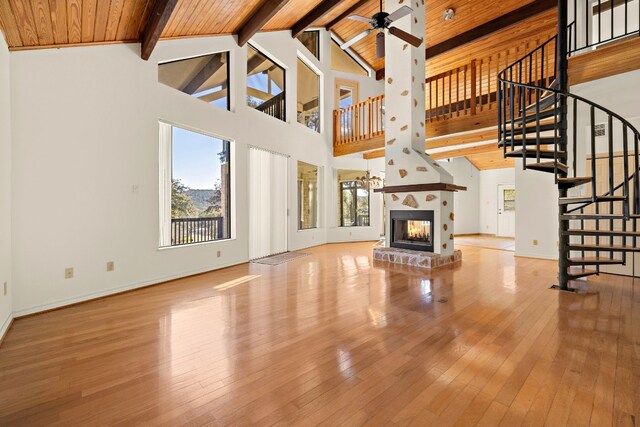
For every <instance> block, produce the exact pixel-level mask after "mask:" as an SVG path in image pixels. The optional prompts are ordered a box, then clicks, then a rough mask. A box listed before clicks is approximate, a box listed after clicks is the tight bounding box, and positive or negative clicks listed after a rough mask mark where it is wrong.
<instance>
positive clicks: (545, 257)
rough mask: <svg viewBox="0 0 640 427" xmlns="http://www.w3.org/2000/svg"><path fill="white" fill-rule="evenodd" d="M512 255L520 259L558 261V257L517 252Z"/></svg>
mask: <svg viewBox="0 0 640 427" xmlns="http://www.w3.org/2000/svg"><path fill="white" fill-rule="evenodd" d="M514 255H515V256H518V257H522V258H536V259H547V260H550V261H557V260H558V256H557V255H541V254H535V253H528V252H518V251H516V252H515V253H514Z"/></svg>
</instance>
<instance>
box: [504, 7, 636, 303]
mask: <svg viewBox="0 0 640 427" xmlns="http://www.w3.org/2000/svg"><path fill="white" fill-rule="evenodd" d="M575 4H576V3H574V10H576V9H577V7H576V6H575ZM625 11H626V6H625ZM612 15H613V14H612ZM625 19H626V18H625ZM558 21H559V28H561V29H565V30H564V31H561V32H560V33H559V35H556V36H554V37H552V38H551V39H549V40H548V41H547V42H546V43H544V44H542V45H540V46H539V47H538V48H536V49H535V50H534V51H532V52H530V53H529V54H527V55H526V56H524V57H523V58H521V59H520V60H518V61H516V62H515V63H513V64H512V65H510V66H509V67H507V68H506V69H504V70H503V71H502V72H501V73H500V74H499V76H498V128H499V141H500V143H499V144H500V147H501V148H503V150H504V156H505V157H513V158H519V159H522V168H523V169H532V170H536V171H540V172H546V173H551V174H553V175H554V177H555V184H556V185H557V189H558V208H559V218H558V219H559V236H558V237H559V241H558V242H559V244H558V247H559V257H558V259H559V262H558V264H559V274H558V287H559V288H560V289H562V290H570V287H569V282H570V281H571V280H575V279H578V278H580V277H586V276H590V275H594V274H599V273H600V267H601V266H603V265H615V264H626V263H627V261H628V254H629V253H630V252H640V248H639V247H638V245H637V243H638V238H639V237H640V231H639V230H638V220H639V219H640V151H639V143H640V132H639V131H638V130H637V129H636V128H635V127H634V126H633V125H632V124H631V123H630V122H629V121H628V120H626V119H625V118H624V117H622V116H621V115H619V114H617V113H615V112H613V111H611V110H609V109H607V108H605V107H603V106H602V105H598V104H597V103H595V102H593V101H591V100H589V99H586V98H583V97H581V96H578V95H575V94H572V93H570V92H569V91H568V81H567V68H568V61H567V56H568V54H569V52H575V51H576V50H577V49H576V47H575V43H576V40H577V36H576V34H577V29H576V27H577V26H576V21H575V20H574V21H573V22H572V23H571V25H567V24H566V22H567V4H566V3H565V4H563V3H562V2H561V3H559V8H558ZM625 24H626V20H625ZM587 25H588V24H587ZM587 31H588V30H587ZM611 33H612V34H611V35H612V36H614V34H613V31H611ZM616 38H619V36H616ZM570 39H572V40H573V41H571V40H570ZM606 41H610V40H604V41H603V40H601V37H600V41H599V42H598V43H592V44H590V45H589V46H588V47H590V48H592V47H593V46H597V44H599V43H604V42H606ZM603 130H604V132H603ZM588 156H590V158H589V160H588V162H587V159H588ZM581 159H584V161H583V162H581V161H580V160H581ZM540 191H546V190H545V189H540ZM528 196H529V197H535V194H533V195H528ZM587 267H589V269H588V268H587Z"/></svg>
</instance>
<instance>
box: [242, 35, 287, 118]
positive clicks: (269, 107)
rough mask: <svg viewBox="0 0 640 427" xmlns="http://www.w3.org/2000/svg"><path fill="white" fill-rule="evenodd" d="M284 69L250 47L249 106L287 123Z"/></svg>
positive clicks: (248, 72)
mask: <svg viewBox="0 0 640 427" xmlns="http://www.w3.org/2000/svg"><path fill="white" fill-rule="evenodd" d="M284 77H285V74H284V68H282V67H280V66H279V65H277V64H276V63H274V62H273V61H272V60H270V59H269V58H267V57H266V56H264V55H263V54H262V53H260V52H258V51H257V50H256V49H255V48H254V47H252V46H249V49H248V54H247V105H249V107H252V108H255V109H256V110H258V111H262V112H263V113H265V114H268V115H270V116H271V117H275V118H276V119H279V120H282V121H285V120H286V117H285V84H284V82H285V80H284Z"/></svg>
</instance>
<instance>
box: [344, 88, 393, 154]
mask: <svg viewBox="0 0 640 427" xmlns="http://www.w3.org/2000/svg"><path fill="white" fill-rule="evenodd" d="M383 107H384V95H378V96H376V97H373V98H368V99H367V100H365V101H363V102H359V103H357V104H354V105H352V106H350V107H346V108H341V109H339V110H335V111H334V112H333V134H334V145H341V144H349V143H353V142H357V141H363V140H367V139H373V138H377V137H381V136H383V135H384V117H383V115H384V108H383Z"/></svg>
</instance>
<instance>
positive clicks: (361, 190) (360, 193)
mask: <svg viewBox="0 0 640 427" xmlns="http://www.w3.org/2000/svg"><path fill="white" fill-rule="evenodd" d="M365 175H366V171H347V170H340V171H338V185H339V190H340V226H341V227H366V226H369V188H367V186H366V185H364V184H363V183H361V182H359V181H357V180H356V178H357V177H362V176H365Z"/></svg>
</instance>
